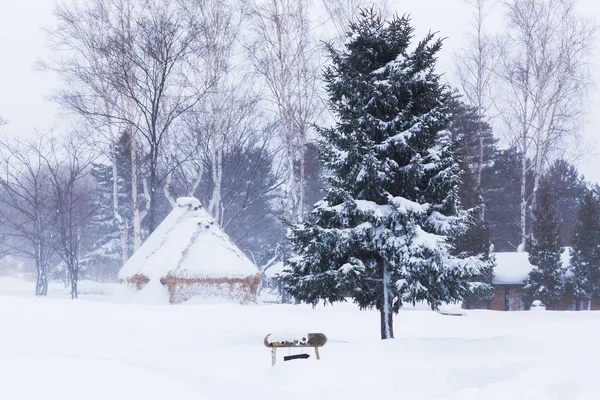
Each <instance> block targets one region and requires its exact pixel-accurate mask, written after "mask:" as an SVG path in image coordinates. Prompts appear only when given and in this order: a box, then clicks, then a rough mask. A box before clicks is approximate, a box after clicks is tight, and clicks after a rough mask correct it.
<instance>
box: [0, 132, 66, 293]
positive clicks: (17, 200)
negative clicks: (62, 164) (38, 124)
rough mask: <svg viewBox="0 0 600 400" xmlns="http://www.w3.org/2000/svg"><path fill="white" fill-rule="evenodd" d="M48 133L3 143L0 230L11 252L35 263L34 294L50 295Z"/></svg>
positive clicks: (51, 216)
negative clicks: (46, 160)
mask: <svg viewBox="0 0 600 400" xmlns="http://www.w3.org/2000/svg"><path fill="white" fill-rule="evenodd" d="M48 140H49V139H48V137H47V136H46V135H42V134H38V135H37V136H36V137H35V139H32V140H18V139H15V140H13V141H11V142H10V143H9V142H1V143H0V161H1V163H2V166H1V168H2V169H1V176H0V189H1V191H0V210H2V212H1V213H0V229H2V233H3V234H4V235H5V236H6V237H7V238H8V239H9V240H8V241H7V243H8V245H9V247H10V251H11V252H13V253H14V254H16V255H19V256H22V257H27V258H30V259H32V260H33V261H34V262H35V266H36V270H37V279H36V286H35V294H36V295H37V296H45V295H47V294H48V266H49V263H50V259H51V256H52V254H53V250H54V244H55V241H56V239H57V238H56V230H55V226H54V224H53V223H52V222H53V220H54V218H55V215H56V211H55V209H54V202H53V192H52V180H51V174H50V171H49V170H48V168H47V165H46V163H45V158H46V157H47V156H48V155H49V152H48V149H49V142H48Z"/></svg>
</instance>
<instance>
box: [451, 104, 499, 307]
mask: <svg viewBox="0 0 600 400" xmlns="http://www.w3.org/2000/svg"><path fill="white" fill-rule="evenodd" d="M448 107H449V111H450V114H451V119H450V125H449V127H448V130H449V131H450V132H451V134H452V140H453V141H455V142H456V143H457V146H456V153H457V156H458V162H459V165H460V169H461V170H462V175H461V183H460V199H461V202H462V204H463V206H464V207H465V208H467V209H469V212H470V214H471V220H470V223H469V225H468V228H467V230H466V232H464V233H463V234H461V235H460V236H459V237H458V238H457V239H456V242H455V243H454V245H455V250H456V253H457V254H460V255H461V256H462V257H466V256H469V257H477V258H478V259H479V260H480V262H481V265H480V273H479V274H478V275H477V276H475V277H474V278H473V282H472V285H471V286H472V288H471V290H470V291H469V292H468V293H467V295H466V297H465V302H464V306H465V308H487V307H488V305H489V301H490V300H491V299H492V298H493V296H494V294H493V292H492V280H493V278H494V267H495V265H496V262H495V258H494V257H493V256H492V255H491V241H490V230H489V227H488V224H487V221H486V220H485V218H484V217H485V205H484V204H483V202H484V199H483V197H482V194H481V192H480V190H478V185H477V168H478V163H479V161H480V160H479V146H480V143H479V139H480V135H482V139H483V158H482V160H481V161H483V165H484V166H489V165H490V164H491V161H492V158H493V156H494V154H495V153H496V142H497V140H496V139H495V138H494V136H493V134H492V127H491V126H490V125H489V124H488V123H487V122H485V121H480V118H481V115H480V113H479V112H477V109H476V108H474V107H469V106H467V105H466V104H465V103H463V102H462V100H461V98H460V96H458V95H456V94H453V96H452V97H451V98H450V101H449V102H448Z"/></svg>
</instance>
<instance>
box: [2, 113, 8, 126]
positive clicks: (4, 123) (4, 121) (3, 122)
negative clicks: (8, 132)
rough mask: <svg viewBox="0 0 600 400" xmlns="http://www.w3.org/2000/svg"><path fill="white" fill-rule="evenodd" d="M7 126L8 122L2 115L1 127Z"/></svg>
mask: <svg viewBox="0 0 600 400" xmlns="http://www.w3.org/2000/svg"><path fill="white" fill-rule="evenodd" d="M6 124H8V121H7V120H5V119H4V118H2V116H1V115H0V126H2V125H6Z"/></svg>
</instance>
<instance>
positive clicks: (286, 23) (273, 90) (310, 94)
mask: <svg viewBox="0 0 600 400" xmlns="http://www.w3.org/2000/svg"><path fill="white" fill-rule="evenodd" d="M308 6H309V4H308V3H307V2H306V1H304V0H265V1H263V2H256V3H254V4H253V6H252V9H251V10H250V16H251V18H250V24H249V25H250V29H251V32H252V37H253V43H252V44H251V45H250V46H248V47H249V50H250V52H249V53H250V55H251V56H252V61H253V63H254V66H255V69H256V71H257V72H258V74H259V75H260V76H261V77H262V78H263V79H264V82H265V84H266V87H267V88H268V91H269V93H268V94H269V96H268V99H269V101H270V104H271V105H272V108H273V110H274V112H275V114H276V116H277V120H278V123H279V126H280V129H279V130H280V137H281V142H282V144H283V148H284V160H285V163H286V165H287V175H288V182H287V184H286V187H285V199H286V200H287V204H286V205H285V208H286V214H287V217H288V218H289V219H290V220H296V221H299V220H302V214H303V211H304V185H305V182H304V180H305V176H304V169H305V159H304V157H305V148H306V144H307V141H308V135H309V130H310V125H311V124H312V123H313V122H314V121H315V119H316V116H317V115H318V113H319V107H320V106H321V104H322V103H321V102H320V101H319V97H318V94H319V90H318V84H319V82H320V79H319V78H320V76H319V74H320V69H319V61H317V60H318V59H319V58H318V57H316V52H317V51H318V46H316V45H314V44H313V43H312V40H311V35H310V21H309V20H308V16H307V15H308V12H307V10H308ZM297 163H298V164H299V168H298V170H299V172H298V171H297V170H296V164H297Z"/></svg>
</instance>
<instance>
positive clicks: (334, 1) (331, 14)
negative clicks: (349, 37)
mask: <svg viewBox="0 0 600 400" xmlns="http://www.w3.org/2000/svg"><path fill="white" fill-rule="evenodd" d="M322 2H323V6H324V7H325V11H326V12H327V17H328V18H329V21H330V22H331V25H333V27H334V29H335V32H336V37H335V38H334V42H338V44H341V42H342V41H344V40H345V39H346V33H347V32H348V28H349V27H350V23H351V22H352V21H354V17H355V16H356V15H357V12H358V10H359V9H360V8H366V7H377V8H378V9H379V12H380V13H381V15H382V17H384V18H387V15H388V4H387V1H386V0H375V1H365V0H322Z"/></svg>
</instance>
